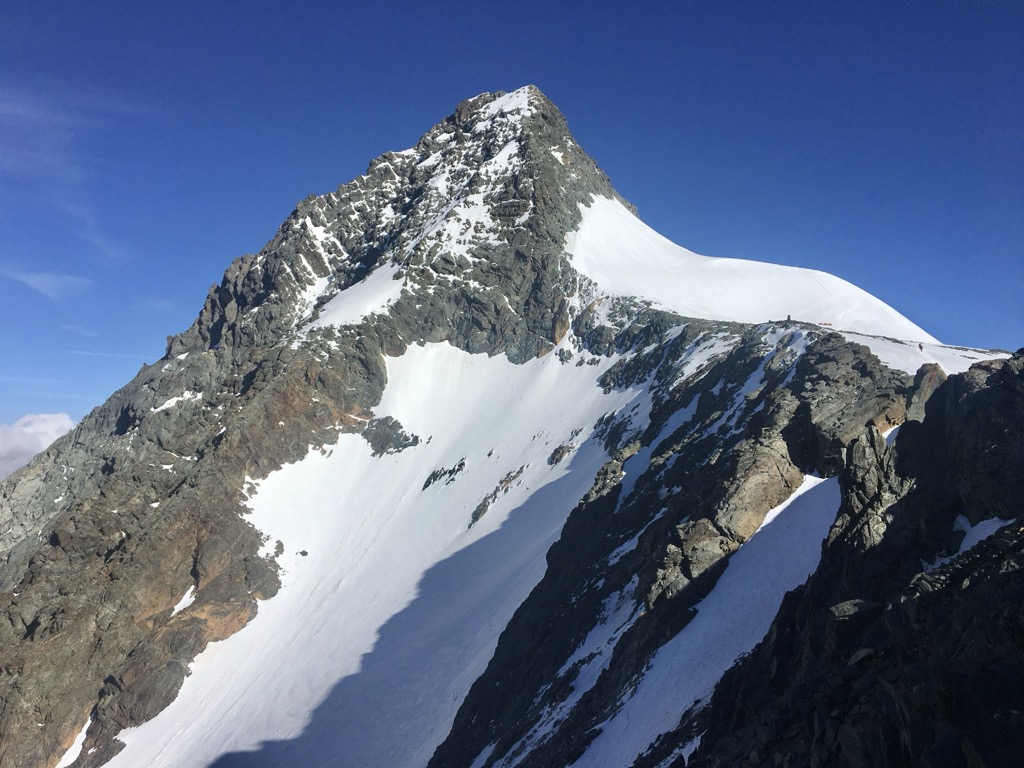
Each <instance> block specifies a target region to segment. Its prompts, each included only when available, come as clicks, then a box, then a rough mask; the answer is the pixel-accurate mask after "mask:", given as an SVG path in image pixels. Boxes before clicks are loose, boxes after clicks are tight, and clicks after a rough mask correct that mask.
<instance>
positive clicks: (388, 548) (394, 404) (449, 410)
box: [110, 344, 639, 768]
mask: <svg viewBox="0 0 1024 768" xmlns="http://www.w3.org/2000/svg"><path fill="white" fill-rule="evenodd" d="M610 362H611V361H610V360H606V361H605V362H604V363H603V364H602V365H601V366H582V367H576V366H566V365H562V364H561V363H560V362H559V361H558V359H557V356H556V355H548V356H546V357H545V358H543V359H540V360H536V361H534V362H532V363H528V364H526V365H522V366H515V365H512V364H510V363H509V362H508V361H507V360H505V359H504V358H500V357H494V358H489V357H486V356H484V355H469V354H466V353H465V352H461V351H459V350H457V349H455V348H454V347H451V346H449V345H447V344H441V345H428V346H426V347H418V346H413V347H411V348H410V349H409V350H408V352H407V353H406V354H405V355H403V356H402V357H399V358H392V359H389V361H388V373H389V379H390V380H391V382H392V385H391V386H389V388H388V390H387V392H386V394H385V397H384V400H383V401H382V402H381V404H380V406H379V408H378V409H376V410H377V413H378V414H380V415H390V416H393V417H395V418H397V419H398V420H399V421H400V422H401V423H402V424H403V426H404V427H405V428H406V430H408V431H410V432H412V433H415V434H416V435H417V436H419V437H420V441H421V442H420V443H419V445H417V446H415V447H413V448H410V449H407V450H405V451H403V452H401V453H398V454H393V455H386V456H379V457H374V456H372V455H371V451H370V447H369V445H368V444H367V443H366V441H364V440H363V439H362V438H361V437H358V436H356V435H350V434H345V435H341V438H340V440H339V442H338V444H337V445H336V446H334V447H333V448H332V449H330V450H327V451H326V452H325V453H323V454H322V453H319V452H314V453H311V454H310V455H309V456H308V457H307V458H306V459H304V460H303V461H301V462H299V463H297V464H294V465H290V466H288V467H285V468H284V469H282V470H281V471H279V472H276V473H274V474H272V475H271V476H270V477H269V478H267V479H266V480H265V481H264V482H262V483H260V484H259V490H258V491H257V492H256V493H255V495H254V496H253V498H252V499H251V505H252V508H253V513H252V522H253V523H254V524H255V525H256V526H257V527H258V528H259V529H260V530H262V531H264V532H265V533H266V534H267V535H268V537H269V538H268V548H269V549H270V550H273V548H274V546H275V544H276V542H277V541H278V540H280V541H281V543H282V544H283V546H284V554H283V556H282V557H281V558H279V560H280V562H281V563H282V565H283V567H284V570H285V575H284V578H283V586H282V589H281V592H280V594H279V595H278V596H277V597H275V598H274V599H272V600H269V601H267V602H266V603H263V604H261V606H260V613H259V616H258V617H257V618H256V619H255V620H254V621H253V622H252V623H251V624H250V626H248V627H246V628H245V630H244V631H242V632H240V633H238V634H237V635H235V636H233V637H231V638H229V639H228V640H226V641H224V642H222V643H215V644H213V645H211V646H210V647H209V649H208V650H207V651H206V652H205V653H203V654H202V655H201V656H200V657H199V658H198V659H197V660H196V662H195V664H194V668H193V673H192V675H191V677H190V678H188V679H187V680H186V681H185V685H184V687H183V688H182V691H181V694H180V695H179V697H178V698H177V699H176V700H175V701H174V703H173V704H172V705H171V706H170V707H168V708H167V709H166V710H165V711H164V712H163V713H161V714H160V715H159V716H158V717H156V718H155V719H154V720H152V721H150V722H149V723H146V724H145V725H143V726H141V727H139V728H137V729H134V730H133V731H126V732H123V733H122V735H121V738H122V740H124V741H125V742H127V744H128V746H127V748H126V749H125V750H124V751H123V752H122V753H121V755H120V756H119V757H118V758H116V759H115V760H114V761H112V762H111V763H110V765H111V766H120V767H122V768H128V767H131V766H139V765H147V766H151V767H152V768H158V766H199V765H206V764H210V763H212V762H213V761H214V760H216V759H217V758H218V756H221V755H223V754H225V753H230V752H234V751H241V750H258V751H257V753H256V754H250V755H244V756H238V757H237V759H236V758H231V757H227V758H222V762H218V763H216V764H217V765H234V766H243V765H244V766H260V765H275V766H279V765H285V764H296V765H325V764H332V765H351V766H357V765H358V766H371V765H380V766H402V765H410V766H412V765H425V764H426V762H427V760H428V759H429V757H430V754H431V752H432V750H433V748H434V746H436V744H437V743H438V742H439V741H440V740H441V739H442V738H443V737H444V735H445V733H446V732H447V729H448V728H449V727H450V724H451V719H452V717H454V714H455V710H456V708H457V707H458V705H459V703H460V702H461V700H462V698H463V696H464V695H465V692H466V691H467V690H468V688H469V685H470V684H471V683H472V682H473V680H474V679H475V677H476V676H477V675H478V674H479V673H480V672H481V671H482V670H483V668H484V665H485V664H486V663H487V660H488V659H489V657H490V654H491V652H492V650H493V646H494V643H495V642H496V641H497V637H498V634H499V633H500V632H501V630H502V628H503V627H504V625H505V624H506V623H507V621H508V619H509V618H510V616H511V614H512V611H513V610H514V609H515V608H516V607H517V606H518V605H519V604H520V603H521V602H522V600H523V599H524V598H525V597H526V595H527V594H528V592H529V590H530V589H531V588H532V587H533V585H534V584H535V583H536V581H537V580H538V579H539V578H540V576H541V575H542V573H543V569H544V555H545V552H546V551H547V549H548V547H549V546H550V545H551V543H552V542H553V541H554V540H555V538H557V536H558V534H559V531H560V529H561V526H562V524H563V523H564V520H565V517H566V516H567V515H568V513H569V511H570V510H571V509H572V507H573V506H574V505H575V504H576V502H577V501H578V499H579V498H580V497H581V496H582V495H583V493H584V492H585V491H586V490H587V488H588V487H589V486H590V484H591V483H592V482H593V477H594V473H595V472H596V471H597V469H598V468H599V467H600V465H601V464H602V463H603V462H604V461H605V460H606V458H607V456H606V454H605V452H604V450H603V448H601V447H600V445H598V444H597V443H596V442H595V441H592V440H588V438H589V437H590V432H591V430H592V427H593V424H594V423H595V421H596V420H597V419H598V418H599V417H600V416H602V415H603V414H604V413H606V412H608V411H615V410H618V409H619V408H621V407H622V406H623V405H624V404H625V403H627V402H629V401H630V400H632V399H634V398H635V397H637V396H638V395H639V392H638V391H635V390H631V391H627V392H616V393H612V394H608V395H606V394H603V393H602V390H601V389H600V388H599V387H598V386H597V383H596V379H597V377H598V375H599V374H600V373H601V371H602V370H605V369H607V367H608V365H609V364H610ZM567 443H571V444H573V445H575V446H577V447H576V450H574V452H573V454H572V456H571V458H569V459H566V460H564V461H562V462H561V463H559V464H557V465H554V466H551V465H549V464H548V462H547V459H548V457H549V456H550V455H551V453H552V451H553V450H554V449H555V448H557V447H558V446H559V445H562V444H567ZM435 470H442V471H445V472H444V474H443V475H438V476H437V479H436V480H434V481H433V482H432V483H430V485H429V486H427V487H424V486H425V485H426V484H427V481H428V479H429V477H430V475H431V473H432V472H434V471H435ZM489 496H490V497H492V498H493V499H494V500H493V502H492V503H491V504H490V506H489V508H488V509H487V512H486V514H484V516H483V517H482V518H481V519H480V521H479V522H478V523H477V524H476V525H474V526H472V527H470V521H471V517H472V515H473V512H474V510H475V509H476V508H477V506H478V505H479V504H480V502H481V501H483V500H484V499H485V498H487V497H489ZM275 739H276V740H283V741H280V742H279V743H276V744H275V743H273V742H271V743H268V744H262V742H265V741H267V740H275ZM288 740H290V741H288ZM261 745H262V746H261ZM293 760H294V761H296V762H291V761H293ZM331 761H333V762H331Z"/></svg>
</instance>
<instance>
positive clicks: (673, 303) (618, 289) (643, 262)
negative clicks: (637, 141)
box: [566, 197, 938, 343]
mask: <svg viewBox="0 0 1024 768" xmlns="http://www.w3.org/2000/svg"><path fill="white" fill-rule="evenodd" d="M580 210H581V213H582V214H583V221H582V223H581V224H580V227H579V229H578V230H577V231H576V232H574V233H572V234H570V235H569V236H568V238H567V241H566V250H567V251H568V252H569V254H570V256H571V258H572V264H573V266H574V267H575V268H576V269H577V270H579V271H580V272H582V273H583V274H584V275H586V276H587V277H589V278H591V279H592V280H593V281H594V282H596V283H597V284H598V286H600V287H601V289H602V290H604V291H607V292H609V293H613V294H616V295H620V296H637V297H639V298H644V299H649V300H650V301H653V302H655V303H657V304H659V305H660V306H662V307H663V308H665V309H668V310H671V311H673V312H677V313H679V314H681V315H683V316H685V317H700V318H705V319H707V320H732V321H736V322H741V323H762V322H767V321H769V320H782V319H785V318H786V317H788V316H791V317H792V318H793V319H794V320H798V321H800V322H808V323H819V324H824V325H826V326H829V327H834V328H835V329H837V330H839V329H847V330H854V331H859V332H861V333H868V334H877V335H881V336H890V337H894V338H900V339H911V340H913V341H915V342H917V341H922V342H928V343H938V342H937V340H936V339H935V338H934V337H932V336H931V335H930V334H928V333H926V332H925V331H923V330H922V329H921V328H919V327H918V326H916V325H915V324H914V323H912V322H910V321H909V320H908V319H907V318H905V317H904V316H903V315H901V314H900V313H899V312H897V311H896V310H894V309H892V308H891V307H889V306H888V305H887V304H885V303H883V302H882V301H879V300H878V299H876V298H875V297H874V296H872V295H871V294H869V293H867V292H865V291H863V290H861V289H860V288H857V287H856V286H854V285H851V284H850V283H848V282H846V281H845V280H841V279H839V278H838V277H834V276H833V275H829V274H826V273H824V272H818V271H815V270H810V269H801V268H798V267H786V266H781V265H778V264H766V263H763V262H758V261H748V260H745V259H723V258H713V257H709V256H701V255H699V254H696V253H693V252H692V251H688V250H686V249H685V248H681V247H680V246H678V245H676V244H675V243H673V242H671V241H670V240H668V239H666V238H664V237H662V236H661V235H659V234H658V233H657V232H655V231H654V230H653V229H651V228H650V227H648V226H647V225H646V224H644V223H643V222H642V221H640V219H638V218H637V217H636V216H634V215H633V214H632V213H631V212H630V211H629V210H628V209H627V208H626V207H625V206H623V205H622V203H620V202H619V201H618V200H612V199H609V198H605V197H595V198H594V200H593V203H592V204H591V206H590V207H589V208H586V207H581V209H580Z"/></svg>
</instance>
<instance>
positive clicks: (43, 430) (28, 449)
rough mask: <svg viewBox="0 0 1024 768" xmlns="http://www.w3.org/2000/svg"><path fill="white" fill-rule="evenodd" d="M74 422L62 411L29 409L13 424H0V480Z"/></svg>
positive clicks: (43, 448) (64, 432)
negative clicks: (48, 411)
mask: <svg viewBox="0 0 1024 768" xmlns="http://www.w3.org/2000/svg"><path fill="white" fill-rule="evenodd" d="M74 426H75V422H74V420H73V419H72V418H71V417H70V416H68V414H66V413H30V414H28V415H26V416H22V417H21V418H20V419H18V420H17V421H16V422H14V423H13V424H0V480H2V479H4V478H5V477H7V476H8V475H10V474H11V473H12V472H14V470H16V469H19V468H21V467H22V466H24V465H25V464H27V463H28V462H29V460H30V459H31V458H32V457H33V456H35V455H36V454H37V453H39V452H40V451H42V450H45V449H46V448H48V447H49V446H50V444H51V443H52V442H53V441H54V440H56V439H57V438H58V437H61V436H62V435H64V434H66V433H67V432H69V431H70V430H71V428H72V427H74Z"/></svg>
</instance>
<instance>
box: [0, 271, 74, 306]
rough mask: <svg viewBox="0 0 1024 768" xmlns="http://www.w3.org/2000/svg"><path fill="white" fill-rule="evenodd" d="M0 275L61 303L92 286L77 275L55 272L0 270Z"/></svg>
mask: <svg viewBox="0 0 1024 768" xmlns="http://www.w3.org/2000/svg"><path fill="white" fill-rule="evenodd" d="M0 274H2V275H4V276H6V277H9V278H10V279H11V280H16V281H18V282H19V283H22V284H23V285H27V286H28V287H29V288H31V289H32V290H33V291H36V292H37V293H41V294H43V296H45V297H46V298H48V299H50V300H52V301H61V300H62V299H65V298H67V297H69V296H74V295H76V294H79V293H82V292H84V291H86V290H88V289H89V287H90V286H92V280H90V279H89V278H87V277H81V276H79V275H64V274H60V273H57V272H19V271H17V270H6V269H4V270H0Z"/></svg>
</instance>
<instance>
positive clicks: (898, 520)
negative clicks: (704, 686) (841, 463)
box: [650, 352, 1024, 766]
mask: <svg viewBox="0 0 1024 768" xmlns="http://www.w3.org/2000/svg"><path fill="white" fill-rule="evenodd" d="M1022 374H1024V354H1022V353H1020V352H1019V353H1018V354H1017V355H1016V356H1014V357H1013V358H1011V359H1009V360H1006V361H998V362H992V363H985V364H979V365H976V366H975V367H973V368H972V369H971V370H970V371H968V372H966V373H964V374H960V375H956V376H952V377H950V378H949V379H948V380H947V381H946V382H945V383H943V384H942V385H941V386H939V387H938V388H937V389H936V391H935V392H934V394H933V395H932V397H931V398H930V399H929V400H928V402H927V406H926V409H925V414H926V415H925V417H924V419H923V421H916V420H915V421H909V422H907V423H906V424H904V425H903V426H902V427H901V428H900V431H899V434H898V436H897V437H896V440H895V441H894V443H893V444H892V445H891V446H888V445H886V443H885V441H884V440H882V439H881V437H880V436H879V435H878V433H877V432H876V431H874V430H871V429H869V430H867V431H866V432H865V433H864V434H863V435H862V436H860V437H858V438H857V439H856V440H855V441H853V442H852V443H851V445H850V447H849V449H848V460H847V466H846V469H845V470H844V471H843V473H842V475H841V481H842V485H843V504H842V506H841V508H840V510H839V515H838V517H837V519H836V522H835V524H834V525H833V527H832V530H831V531H830V533H829V536H828V539H827V541H826V543H825V545H824V549H823V555H822V562H821V565H820V566H819V568H818V570H817V571H816V573H815V574H814V575H813V576H812V578H811V579H810V580H809V581H808V583H807V584H806V585H805V586H803V587H802V588H801V589H799V590H797V591H796V592H794V593H793V594H792V595H790V596H789V597H787V599H786V601H785V603H784V604H783V607H782V610H781V611H780V613H779V616H778V617H777V619H776V620H775V622H774V623H773V625H772V628H771V630H770V631H769V633H768V635H767V637H766V638H765V641H764V642H763V643H762V644H761V645H760V646H759V647H758V648H757V650H756V651H755V652H754V653H752V654H751V655H750V656H749V657H747V658H746V659H744V660H742V662H741V663H739V664H738V665H737V666H736V667H735V668H734V669H732V670H731V671H730V672H729V674H728V675H727V676H726V677H725V679H724V680H723V683H722V685H721V686H720V687H719V688H718V690H717V691H716V693H715V696H714V698H713V699H712V701H711V703H710V705H709V706H708V708H707V710H706V711H705V712H704V713H702V714H701V716H699V717H698V718H697V719H696V724H695V725H692V726H690V727H691V728H692V729H695V730H698V731H704V735H703V737H702V738H701V745H700V748H699V749H698V750H697V752H696V753H695V754H694V756H693V757H692V758H691V759H690V761H689V762H688V763H687V765H694V766H696V765H723V766H724V765H763V764H769V765H770V764H775V765H844V766H869V765H870V766H882V765H913V766H926V765H950V766H997V765H1014V764H1017V763H1018V762H1019V759H1020V754H1021V748H1022V747H1024V743H1022V736H1021V734H1022V730H1021V727H1020V725H1021V721H1020V712H1021V711H1024V694H1022V693H1021V691H1022V690H1024V689H1022V687H1021V683H1022V675H1024V666H1022V662H1021V648H1022V642H1024V614H1022V612H1021V601H1020V598H1021V595H1022V590H1024V576H1022V573H1024V572H1022V570H1021V566H1022V564H1024V559H1022V546H1024V543H1022V534H1024V528H1022V527H1021V524H1020V515H1021V513H1022V512H1024V507H1022V504H1021V492H1022V491H1024V485H1022V483H1024V479H1022V477H1024V476H1022V475H1021V472H1020V469H1021V467H1022V466H1024V463H1022V462H1024V375H1022ZM920 378H921V377H919V379H920ZM986 533H987V534H991V535H990V536H989V537H988V538H985V539H984V540H982V541H980V543H977V544H974V542H975V541H976V540H977V538H979V536H980V535H981V534H986ZM971 544H974V546H971V548H970V549H969V551H967V552H966V553H964V554H961V555H959V556H957V557H951V555H953V554H955V553H957V552H958V551H959V550H960V549H961V548H962V547H964V546H965V545H971ZM705 729H706V730H705ZM650 764H652V765H653V764H656V763H654V762H652V763H650Z"/></svg>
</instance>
